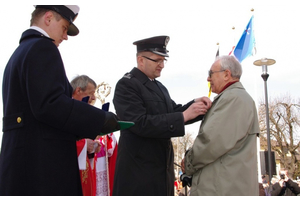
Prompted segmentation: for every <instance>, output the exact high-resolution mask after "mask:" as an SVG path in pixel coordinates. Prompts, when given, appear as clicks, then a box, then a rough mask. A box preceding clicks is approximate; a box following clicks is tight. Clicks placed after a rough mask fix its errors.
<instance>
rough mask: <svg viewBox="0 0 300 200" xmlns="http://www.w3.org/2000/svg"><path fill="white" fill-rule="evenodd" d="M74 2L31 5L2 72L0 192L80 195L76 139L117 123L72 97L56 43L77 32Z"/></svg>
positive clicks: (92, 136)
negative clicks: (32, 8)
mask: <svg viewBox="0 0 300 200" xmlns="http://www.w3.org/2000/svg"><path fill="white" fill-rule="evenodd" d="M78 11H79V7H78V6H73V5H72V6H63V5H59V6H48V5H43V6H36V9H35V11H34V12H33V13H32V20H31V25H32V26H31V28H30V29H28V30H26V31H25V32H24V33H23V34H22V37H21V39H20V45H19V47H18V48H17V49H16V50H15V52H14V53H13V55H12V56H11V58H10V60H9V61H8V63H7V66H6V68H5V72H4V76H3V85H2V91H3V116H4V117H3V139H2V146H1V154H0V195H30V196H33V195H47V196H48V195H51V196H52V195H71V196H73V195H82V190H81V183H80V176H79V168H78V161H77V152H76V140H77V139H80V138H91V139H95V138H96V136H97V135H99V134H100V133H109V132H111V131H113V130H115V129H118V128H119V125H118V123H117V117H116V115H114V114H113V113H109V112H105V111H102V110H100V109H97V108H95V107H93V106H90V105H88V104H87V103H84V102H81V101H77V100H74V99H72V98H71V96H72V87H71V85H70V83H69V81H68V79H67V77H66V73H65V69H64V65H63V62H62V58H61V56H60V53H59V51H58V48H57V47H58V45H59V44H60V43H61V42H62V41H63V40H66V39H68V36H67V35H71V36H74V35H77V34H78V33H79V31H78V29H77V27H76V26H75V25H74V24H73V20H74V19H75V17H76V16H77V14H78Z"/></svg>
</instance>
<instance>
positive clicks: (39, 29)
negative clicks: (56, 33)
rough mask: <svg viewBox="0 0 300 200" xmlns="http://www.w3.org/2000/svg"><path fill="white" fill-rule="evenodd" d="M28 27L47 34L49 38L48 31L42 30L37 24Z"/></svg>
mask: <svg viewBox="0 0 300 200" xmlns="http://www.w3.org/2000/svg"><path fill="white" fill-rule="evenodd" d="M30 29H34V30H36V31H38V32H40V33H42V34H44V35H45V36H47V37H48V38H50V36H49V35H48V33H47V32H46V31H44V30H43V29H41V28H40V27H38V26H31V27H30Z"/></svg>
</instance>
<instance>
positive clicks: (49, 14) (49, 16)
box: [44, 11, 53, 26]
mask: <svg viewBox="0 0 300 200" xmlns="http://www.w3.org/2000/svg"><path fill="white" fill-rule="evenodd" d="M52 19H53V13H52V12H51V11H48V12H46V13H45V15H44V23H45V24H46V25H47V26H49V25H50V22H51V20H52Z"/></svg>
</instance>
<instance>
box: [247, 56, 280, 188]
mask: <svg viewBox="0 0 300 200" xmlns="http://www.w3.org/2000/svg"><path fill="white" fill-rule="evenodd" d="M275 62H276V61H275V60H273V59H268V58H262V59H260V60H256V61H254V63H253V64H254V65H256V66H262V75H261V77H262V78H263V80H264V85H265V103H266V125H267V141H268V163H269V165H268V167H269V169H268V170H269V182H270V185H271V184H272V183H271V178H272V171H271V169H272V168H271V165H272V163H271V139H270V124H269V103H268V91H267V80H268V77H269V74H268V65H273V64H275Z"/></svg>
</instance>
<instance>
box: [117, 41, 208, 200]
mask: <svg viewBox="0 0 300 200" xmlns="http://www.w3.org/2000/svg"><path fill="white" fill-rule="evenodd" d="M168 41H169V37H168V36H157V37H152V38H147V39H144V40H140V41H137V42H134V45H136V46H137V68H133V69H132V70H131V72H130V73H126V74H125V75H124V77H123V78H121V79H120V80H119V81H118V83H117V85H116V88H115V93H114V98H113V103H114V106H115V109H116V113H117V115H118V117H119V118H120V119H121V120H124V121H132V122H134V123H135V125H134V126H133V127H131V128H129V129H127V130H123V131H121V134H120V138H119V146H118V156H117V162H116V170H115V179H114V187H113V195H115V196H125V195H129V196H136V195H138V196H146V195H147V196H148V195H154V196H165V195H170V196H173V195H174V177H175V175H174V153H173V146H172V142H171V137H180V136H184V134H185V132H184V125H185V124H189V123H193V122H195V121H199V120H200V119H202V117H203V115H204V114H205V113H206V112H207V110H208V109H209V108H210V106H211V101H210V100H209V98H207V97H202V98H197V99H195V100H192V101H190V102H188V103H187V104H186V105H181V104H176V103H175V102H174V101H173V100H172V99H171V97H170V95H169V93H168V90H167V88H166V87H165V86H164V85H163V84H162V83H160V82H159V81H157V80H156V78H158V77H159V76H160V73H161V71H162V69H163V68H164V64H165V57H168V54H167V53H168V51H167V49H166V46H167V44H168Z"/></svg>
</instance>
